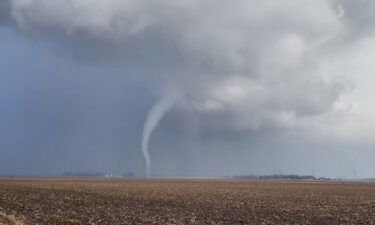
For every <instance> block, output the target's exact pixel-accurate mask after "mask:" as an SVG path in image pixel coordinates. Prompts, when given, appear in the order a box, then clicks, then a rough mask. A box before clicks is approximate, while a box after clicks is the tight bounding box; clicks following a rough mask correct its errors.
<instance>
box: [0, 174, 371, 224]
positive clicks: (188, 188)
mask: <svg viewBox="0 0 375 225" xmlns="http://www.w3.org/2000/svg"><path fill="white" fill-rule="evenodd" d="M0 224H41V225H44V224H48V225H51V224H72V225H73V224H375V183H359V182H358V183H348V182H289V181H285V182H282V181H244V180H163V179H160V180H158V179H150V180H142V179H118V180H117V179H114V180H108V179H103V180H101V179H96V180H95V179H0Z"/></svg>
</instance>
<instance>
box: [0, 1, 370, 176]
mask: <svg viewBox="0 0 375 225" xmlns="http://www.w3.org/2000/svg"><path fill="white" fill-rule="evenodd" d="M1 4H2V5H1V10H0V13H1V14H0V19H2V20H3V21H4V22H5V23H3V24H7V25H6V26H4V28H3V32H2V33H4V35H3V36H5V38H4V39H3V40H2V42H3V43H8V44H9V43H14V42H15V41H17V39H16V40H12V38H10V37H13V36H15V37H17V38H18V40H19V42H21V43H22V44H23V45H24V47H21V49H16V47H14V48H12V47H11V48H10V49H9V50H8V51H9V52H11V53H14V55H15V56H13V59H10V60H9V62H8V63H7V66H5V65H4V66H2V73H4V74H5V75H4V77H10V75H7V74H10V73H11V72H12V70H13V67H12V66H10V65H17V66H16V67H21V68H22V67H24V68H28V69H25V70H23V71H19V72H18V73H19V74H20V75H19V78H18V79H17V80H16V81H11V87H12V88H11V89H13V90H14V89H16V88H19V87H20V85H25V90H26V91H31V90H33V91H35V92H36V93H37V94H35V92H32V93H33V96H34V98H35V104H33V105H31V106H29V108H28V109H27V110H26V112H25V114H26V116H25V121H24V123H23V124H24V126H26V128H27V129H31V127H32V124H30V125H29V123H31V121H34V122H35V119H34V117H33V115H34V114H33V111H34V112H35V111H36V112H35V116H38V115H40V112H43V115H45V113H47V114H48V115H49V116H50V117H47V119H45V117H43V118H41V119H40V120H41V121H42V122H41V123H45V126H47V127H48V126H52V127H53V128H52V130H53V132H52V134H51V135H53V136H54V135H55V136H56V137H55V139H56V140H53V139H48V140H49V142H51V143H50V144H49V146H50V147H51V149H50V150H47V147H45V149H46V150H45V151H48V154H47V155H48V159H51V160H53V161H55V160H56V158H58V157H56V154H62V155H65V154H66V155H67V156H66V157H67V159H66V161H67V162H71V161H70V158H71V156H69V155H71V154H72V151H73V150H72V149H76V151H77V152H78V153H77V154H82V158H84V157H85V156H87V155H90V154H91V153H93V157H88V158H87V160H88V161H89V163H88V165H87V167H86V168H84V169H87V170H89V169H93V168H94V169H104V170H105V169H108V170H115V171H120V170H126V169H127V170H131V169H133V170H135V171H142V165H143V163H142V159H141V153H140V148H141V146H140V145H141V144H140V142H141V138H142V137H141V135H142V131H141V130H142V128H143V122H144V121H145V120H146V118H145V117H146V115H147V113H148V111H149V110H150V109H151V108H152V107H153V104H154V103H155V102H157V101H159V100H160V99H161V98H163V97H164V96H165V93H166V92H165V90H168V89H169V88H170V87H173V88H175V89H178V90H179V91H180V92H181V97H180V98H179V99H180V100H179V101H178V102H177V103H176V104H175V105H174V106H173V108H172V109H171V111H170V112H168V113H167V115H166V116H165V118H162V119H161V121H160V122H161V124H160V127H157V128H156V130H155V134H154V136H153V137H151V140H150V144H149V146H150V149H151V158H152V159H154V160H155V162H154V163H153V164H155V167H154V168H153V173H154V174H168V175H194V176H195V175H205V174H208V175H209V174H216V175H219V174H222V175H228V174H233V173H236V174H243V173H250V172H253V173H268V172H269V173H272V171H274V170H277V169H280V168H288V170H290V172H296V173H306V172H310V171H311V170H314V168H321V170H320V171H319V173H320V174H322V175H330V176H347V175H348V173H349V174H350V173H351V172H348V171H351V170H352V169H355V167H357V166H360V165H357V164H353V165H350V166H344V165H345V164H348V163H349V162H350V159H353V155H357V154H358V155H360V156H358V164H361V163H360V162H361V160H365V159H366V158H368V157H370V156H374V154H375V153H374V152H372V151H371V150H370V149H371V146H374V145H375V143H374V142H373V136H372V135H371V133H373V132H372V131H374V129H373V126H372V125H374V124H375V123H374V121H375V120H374V119H375V118H374V117H373V116H372V113H373V112H375V109H374V108H375V107H373V106H371V102H370V101H369V98H370V96H371V93H372V89H371V84H373V81H374V79H373V78H371V73H372V72H373V71H375V70H374V69H373V66H372V65H371V63H370V61H371V60H369V59H370V58H371V56H373V54H374V53H375V45H374V44H375V42H374V41H373V37H372V34H373V30H374V25H373V24H372V22H371V21H372V20H371V18H372V15H373V13H371V12H372V9H373V8H374V7H375V4H373V3H371V2H370V1H356V2H352V1H328V0H318V1H314V2H311V1H300V0H298V1H297V0H295V1H294V0H292V1H288V2H286V1H285V2H284V1H276V0H274V1H273V0H271V1H262V2H259V1H232V2H225V1H219V2H217V1H213V0H209V1H204V2H202V1H188V0H183V1H171V0H160V1H153V2H149V1H143V0H137V1H136V0H127V1H122V0H121V1H120V0H110V1H99V0H96V1H85V0H76V1H68V0H55V1H50V0H13V1H10V2H9V1H4V2H3V3H1ZM374 9H375V8H374ZM6 35H8V36H9V37H8V39H7V37H6ZM18 44H19V43H18ZM18 44H17V45H18ZM4 45H5V44H4ZM35 46H36V47H35ZM28 49H30V50H28ZM364 49H367V50H366V51H363V50H364ZM40 50H42V52H41V53H39V51H40ZM27 54H30V55H31V56H30V57H27V56H26V58H27V59H26V60H24V62H22V64H20V61H19V60H20V59H22V58H25V55H27ZM35 54H37V55H38V56H37V57H34V56H33V55H35ZM3 57H5V55H4V56H3ZM38 61H39V62H38ZM352 61H354V62H352ZM36 63H40V64H41V66H40V67H39V68H38V66H35V64H36ZM43 63H46V64H48V65H44V64H43ZM51 65H52V66H51ZM30 67H31V68H30ZM9 68H11V69H9ZM59 68H60V69H59ZM27 70H31V71H33V72H31V73H30V74H25V72H26V71H27ZM47 74H48V75H47ZM9 79H10V78H9ZM25 79H26V81H25ZM48 79H51V80H54V83H52V84H49V83H48V82H47V80H48ZM36 81H39V82H36ZM51 85H52V87H51ZM68 90H69V91H68ZM72 93H76V95H75V94H72ZM139 93H142V94H139ZM46 95H47V96H51V97H50V99H49V100H48V99H47V100H43V99H44V98H46V97H45V96H46ZM77 95H78V96H84V97H82V98H81V99H80V98H78V99H77V98H76V96H77ZM124 96H127V97H124ZM129 96H131V97H129ZM13 98H14V95H13V94H9V95H8V96H5V95H4V96H3V99H6V100H7V102H8V103H7V104H10V105H12V104H14V102H15V101H16V100H14V99H13ZM121 99H123V101H122V100H121ZM18 100H19V101H21V102H23V101H27V96H21V97H18ZM49 101H51V102H49ZM90 102H92V103H91V104H92V105H91V104H90ZM42 103H43V106H39V104H42ZM20 105H21V106H22V107H25V106H24V105H25V104H24V103H20ZM57 105H61V107H60V108H57ZM11 108H13V110H19V108H16V107H14V106H13V107H11ZM46 110H47V111H46ZM120 112H121V113H120ZM10 113H11V114H12V112H10ZM78 115H79V117H78ZM10 116H11V115H10ZM67 118H70V119H71V120H73V121H75V122H72V121H71V120H70V122H71V123H69V119H67ZM12 119H13V120H16V119H15V118H12ZM45 120H46V121H45ZM67 120H68V121H67ZM98 121H102V123H101V124H100V125H99V124H97V126H95V124H96V123H99V122H98ZM124 121H128V122H124ZM121 123H122V124H121ZM25 124H26V125H25ZM93 124H94V125H93ZM92 126H93V127H92ZM101 126H103V127H104V129H101ZM64 127H65V129H67V130H70V129H74V130H76V131H77V129H78V130H81V131H82V132H81V133H77V135H75V136H74V137H66V136H65V138H62V136H60V134H59V133H58V132H60V130H61V129H64ZM115 127H117V129H115ZM119 127H121V128H119ZM14 129H16V131H18V129H24V128H22V126H21V127H19V128H14ZM27 129H26V130H27ZM49 129H51V128H46V127H42V128H41V129H40V131H38V132H37V133H39V134H40V135H42V136H43V135H44V134H45V133H48V132H49ZM93 129H94V130H93ZM95 129H99V130H95ZM23 132H26V131H23ZM30 132H32V131H30ZM122 134H123V135H124V138H123V139H121V138H120V137H121V135H122ZM126 134H128V136H126ZM14 138H15V140H17V136H15V137H14ZM29 138H30V140H33V141H35V142H37V143H38V145H40V144H43V143H45V140H39V141H38V139H35V138H34V137H29ZM110 140H112V141H110ZM111 142H112V143H111ZM61 143H63V145H60V144H61ZM66 144H68V145H66ZM38 145H37V146H38ZM55 145H58V146H59V148H60V150H59V151H60V153H57V150H54V149H53V148H54V146H55ZM26 146H28V145H27V144H24V145H21V147H19V148H16V150H8V151H9V152H10V153H7V154H11V155H12V154H15V153H14V152H21V150H19V149H24V148H26ZM82 146H86V148H87V146H91V148H93V149H96V150H89V149H84V148H85V147H82ZM318 146H319V147H318ZM348 146H351V147H350V148H349V147H348ZM7 147H9V148H11V147H12V148H15V145H14V144H12V143H6V144H4V148H7ZM34 148H37V147H30V149H34ZM82 148H83V149H82ZM315 148H317V149H315ZM106 149H107V150H106ZM22 151H26V150H22ZM30 151H32V150H30ZM121 151H123V152H121ZM107 153H111V154H112V157H108V160H107V162H103V161H101V160H100V158H101V157H100V156H102V155H106V154H107ZM19 154H21V153H19ZM22 154H29V153H22ZM38 154H40V153H38ZM95 154H97V155H99V156H97V157H96V156H95ZM116 156H121V157H124V158H127V159H124V164H128V166H125V167H122V166H121V165H118V166H117V167H116V168H111V166H109V165H111V163H110V161H111V160H112V158H114V157H115V158H119V157H116ZM286 156H288V157H286ZM13 157H14V160H17V158H18V157H17V156H13ZM324 157H325V158H327V160H326V161H325V160H321V158H324ZM82 158H81V159H82ZM278 159H280V160H278ZM336 159H339V160H338V161H336ZM82 160H83V159H82ZM47 161H48V160H47ZM100 161H101V162H100ZM129 161H132V163H130V162H129ZM309 161H311V162H309ZM259 162H263V163H259ZM68 164H69V167H70V166H71V167H73V168H74V167H77V166H76V165H77V164H79V163H78V162H77V163H68ZM98 164H103V166H97V165H98ZM119 164H120V163H119ZM320 164H323V165H320ZM129 165H130V166H129ZM304 165H308V166H305V167H304ZM367 165H368V164H366V163H364V164H363V165H362V167H361V169H362V170H363V171H362V172H363V174H364V176H370V175H371V174H372V173H373V172H374V170H375V168H374V167H373V166H372V167H370V168H368V166H367ZM33 167H34V168H35V165H34V166H33ZM36 167H37V168H39V169H38V170H43V169H45V168H48V165H41V166H40V167H38V166H36ZM77 168H79V167H77ZM364 168H366V169H364ZM63 169H66V168H63V166H60V168H58V169H56V171H59V170H63ZM316 170H318V169H316Z"/></svg>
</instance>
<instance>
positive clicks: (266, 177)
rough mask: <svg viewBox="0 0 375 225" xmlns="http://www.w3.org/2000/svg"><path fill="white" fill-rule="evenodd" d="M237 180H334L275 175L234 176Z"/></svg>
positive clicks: (307, 176) (308, 176)
mask: <svg viewBox="0 0 375 225" xmlns="http://www.w3.org/2000/svg"><path fill="white" fill-rule="evenodd" d="M233 178H236V179H254V180H332V179H330V178H326V177H319V178H317V177H315V176H312V175H302V176H301V175H295V174H289V175H284V174H273V175H261V176H255V175H244V176H233Z"/></svg>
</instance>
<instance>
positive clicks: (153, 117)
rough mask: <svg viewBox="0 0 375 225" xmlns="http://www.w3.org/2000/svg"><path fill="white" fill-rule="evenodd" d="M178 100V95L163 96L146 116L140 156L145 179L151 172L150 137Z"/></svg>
mask: <svg viewBox="0 0 375 225" xmlns="http://www.w3.org/2000/svg"><path fill="white" fill-rule="evenodd" d="M178 99H179V95H178V94H176V93H169V94H167V95H164V97H162V98H161V99H160V100H159V101H158V102H156V104H155V105H154V106H153V107H152V109H151V110H150V112H149V113H148V115H147V118H146V122H145V125H144V128H143V135H142V154H143V158H144V160H145V167H146V177H149V176H150V172H151V157H150V153H149V150H148V148H149V142H150V138H151V135H152V133H153V131H154V130H155V128H156V127H157V126H158V124H159V122H160V120H161V119H162V118H163V117H164V115H165V114H166V113H167V112H168V111H169V110H170V109H171V108H172V107H173V105H174V104H176V102H177V100H178Z"/></svg>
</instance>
